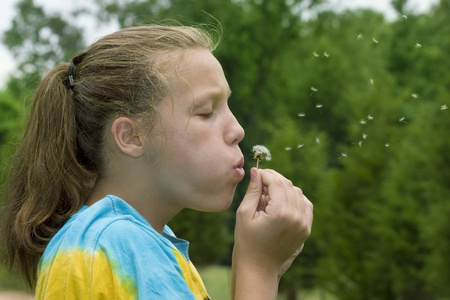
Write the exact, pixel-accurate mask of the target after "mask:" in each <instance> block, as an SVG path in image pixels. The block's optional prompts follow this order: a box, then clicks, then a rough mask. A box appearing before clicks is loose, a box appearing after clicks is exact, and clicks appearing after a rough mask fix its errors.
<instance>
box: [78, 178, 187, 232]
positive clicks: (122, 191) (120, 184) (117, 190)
mask: <svg viewBox="0 0 450 300" xmlns="http://www.w3.org/2000/svg"><path fill="white" fill-rule="evenodd" d="M129 181H130V180H126V179H124V178H121V179H120V180H114V179H112V178H108V179H100V180H98V182H97V183H96V184H95V186H94V189H93V191H92V193H91V195H90V196H89V199H88V201H87V203H86V205H88V206H90V205H92V204H94V203H95V202H97V201H99V200H100V199H102V198H104V197H106V196H107V195H114V196H117V197H119V198H121V199H122V200H124V201H126V202H127V203H128V204H130V205H131V206H133V208H134V209H136V210H137V211H138V212H139V214H140V215H142V217H144V218H145V219H146V220H147V222H149V223H150V225H151V226H152V227H153V229H155V230H156V231H157V232H159V233H160V234H162V233H163V230H164V226H165V225H166V224H167V223H168V222H169V220H170V219H171V218H172V217H173V216H174V215H176V214H177V213H178V212H179V211H180V210H181V208H177V207H172V206H170V205H167V204H166V203H164V201H160V200H159V197H158V196H157V193H156V192H152V191H149V189H142V188H140V187H139V186H136V185H139V182H137V183H136V182H135V184H133V185H132V184H131V183H130V182H129ZM130 186H132V187H133V188H130ZM140 191H146V192H144V193H142V192H140ZM153 191H155V189H153Z"/></svg>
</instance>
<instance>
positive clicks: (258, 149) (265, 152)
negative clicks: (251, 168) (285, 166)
mask: <svg viewBox="0 0 450 300" xmlns="http://www.w3.org/2000/svg"><path fill="white" fill-rule="evenodd" d="M252 152H253V159H256V168H258V167H259V161H260V160H264V159H265V160H267V161H269V160H271V159H272V155H270V151H269V149H267V147H266V146H263V145H255V146H253V148H252Z"/></svg>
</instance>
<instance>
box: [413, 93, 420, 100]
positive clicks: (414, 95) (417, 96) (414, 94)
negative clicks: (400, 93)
mask: <svg viewBox="0 0 450 300" xmlns="http://www.w3.org/2000/svg"><path fill="white" fill-rule="evenodd" d="M411 97H413V98H414V99H417V98H419V95H417V94H416V93H412V94H411Z"/></svg>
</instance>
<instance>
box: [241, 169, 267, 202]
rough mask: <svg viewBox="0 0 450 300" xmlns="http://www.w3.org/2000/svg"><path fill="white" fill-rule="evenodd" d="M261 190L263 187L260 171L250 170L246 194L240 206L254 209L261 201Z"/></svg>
mask: <svg viewBox="0 0 450 300" xmlns="http://www.w3.org/2000/svg"><path fill="white" fill-rule="evenodd" d="M262 190H263V186H262V179H261V174H260V171H259V170H258V169H257V168H252V169H251V170H250V183H249V184H248V187H247V192H246V193H245V196H244V199H243V200H242V203H241V205H245V206H248V207H249V208H254V209H256V208H257V207H258V205H259V201H260V199H261V195H262Z"/></svg>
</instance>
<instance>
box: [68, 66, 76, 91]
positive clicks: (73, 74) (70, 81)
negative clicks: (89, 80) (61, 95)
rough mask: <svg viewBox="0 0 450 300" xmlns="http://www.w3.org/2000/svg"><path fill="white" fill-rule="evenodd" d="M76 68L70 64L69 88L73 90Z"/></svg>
mask: <svg viewBox="0 0 450 300" xmlns="http://www.w3.org/2000/svg"><path fill="white" fill-rule="evenodd" d="M76 71H77V67H76V66H75V65H74V64H73V62H72V63H70V66H69V86H70V88H73V87H74V86H75V75H76Z"/></svg>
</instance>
